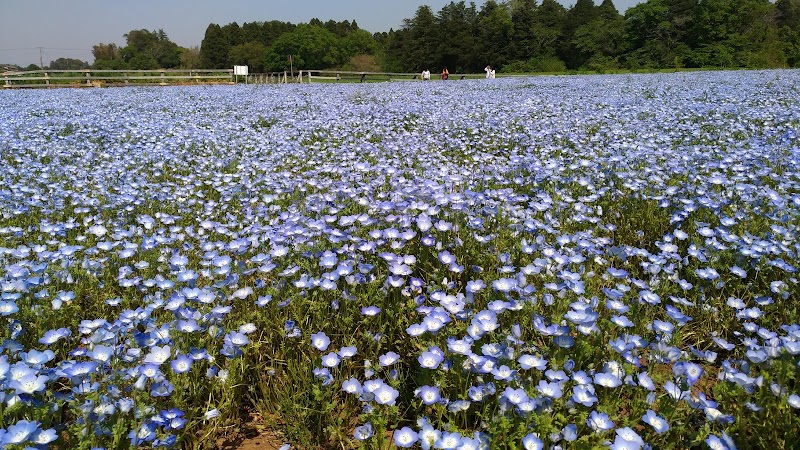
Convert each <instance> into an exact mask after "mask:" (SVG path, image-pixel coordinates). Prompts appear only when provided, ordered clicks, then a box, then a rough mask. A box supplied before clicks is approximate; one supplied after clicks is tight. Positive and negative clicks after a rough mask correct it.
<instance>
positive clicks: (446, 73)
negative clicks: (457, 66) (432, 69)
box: [442, 67, 450, 80]
mask: <svg viewBox="0 0 800 450" xmlns="http://www.w3.org/2000/svg"><path fill="white" fill-rule="evenodd" d="M448 78H450V72H448V71H447V67H445V68H444V69H442V80H446V79H448Z"/></svg>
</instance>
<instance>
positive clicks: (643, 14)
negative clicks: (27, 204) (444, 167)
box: [92, 0, 800, 73]
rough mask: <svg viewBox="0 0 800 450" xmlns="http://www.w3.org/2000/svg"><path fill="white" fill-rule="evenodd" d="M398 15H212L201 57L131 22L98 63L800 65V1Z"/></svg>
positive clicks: (703, 0) (512, 67)
mask: <svg viewBox="0 0 800 450" xmlns="http://www.w3.org/2000/svg"><path fill="white" fill-rule="evenodd" d="M402 23H403V26H402V27H401V28H400V29H398V30H389V31H388V32H380V33H375V34H370V33H369V32H368V31H366V30H362V29H360V28H359V27H358V24H357V23H356V22H355V21H347V20H344V21H341V22H337V21H335V20H328V21H325V22H323V21H322V20H320V19H318V18H314V19H311V20H310V21H309V23H307V24H300V25H295V24H292V23H289V22H280V21H269V22H245V23H244V24H242V25H241V26H240V25H239V24H238V23H236V22H232V23H229V24H227V25H224V26H220V25H217V24H214V23H212V24H209V25H208V28H207V29H206V32H205V35H204V38H203V41H202V44H201V47H200V51H199V55H198V54H197V53H192V52H188V53H187V50H186V49H181V48H179V47H178V46H177V45H175V44H174V43H171V42H169V40H168V39H167V38H166V34H165V33H164V32H163V31H162V30H159V31H157V32H150V31H147V30H134V31H131V32H130V33H128V34H126V35H125V37H126V39H127V41H128V42H127V45H126V47H124V48H122V49H119V48H117V47H116V45H114V44H98V45H96V46H94V48H93V50H92V52H93V54H94V56H95V62H94V64H93V66H94V67H95V68H115V69H118V68H126V67H130V68H147V69H150V68H169V67H178V66H180V67H187V68H197V67H203V68H209V69H211V68H229V67H231V66H232V65H234V64H246V65H248V66H250V67H251V72H260V71H265V70H277V71H281V70H288V69H289V68H290V62H289V55H292V57H293V62H294V64H293V66H294V67H297V68H299V69H330V68H341V69H344V68H348V69H352V68H354V67H369V68H370V70H384V71H389V72H419V71H421V70H423V69H428V70H431V71H432V72H434V73H436V72H438V71H440V70H441V68H442V67H447V68H448V69H449V70H450V72H453V73H456V72H461V73H465V72H466V73H481V72H482V71H483V68H484V67H485V66H486V65H487V64H488V65H492V66H493V67H495V68H497V69H499V70H501V71H503V72H507V73H508V72H520V71H524V72H554V71H564V70H566V69H569V70H591V71H601V72H602V71H606V70H610V69H620V68H624V69H632V70H639V69H662V68H702V67H711V68H713V67H725V68H740V67H741V68H744V67H746V68H771V67H798V66H799V65H800V31H798V29H800V0H777V1H776V2H775V3H772V2H770V0H647V1H645V2H642V3H639V4H637V5H636V6H633V7H631V8H629V9H628V10H627V11H625V15H624V16H623V15H621V14H620V13H619V11H618V10H617V9H616V7H615V6H614V3H613V1H612V0H602V2H600V4H599V5H595V2H594V1H593V0H577V1H576V2H575V3H574V5H573V6H572V7H570V8H569V9H566V8H565V7H564V6H562V4H561V3H559V2H558V1H557V0H541V1H536V0H506V1H500V0H489V1H487V2H485V3H483V5H482V6H481V7H480V8H478V7H476V5H475V4H474V3H467V2H465V1H458V2H456V1H451V2H450V3H447V4H446V5H444V6H443V7H442V8H441V9H440V10H439V11H434V10H433V9H431V7H430V6H427V5H422V6H420V7H419V8H417V10H416V12H415V13H414V15H413V17H410V18H406V19H404V20H403V21H402ZM140 54H143V55H140ZM360 55H368V56H371V58H365V57H361V58H360V59H358V57H360ZM354 58H356V59H354ZM154 60H155V62H154ZM376 64H377V65H378V66H376ZM562 64H563V66H564V67H563V68H562V67H561V65H562Z"/></svg>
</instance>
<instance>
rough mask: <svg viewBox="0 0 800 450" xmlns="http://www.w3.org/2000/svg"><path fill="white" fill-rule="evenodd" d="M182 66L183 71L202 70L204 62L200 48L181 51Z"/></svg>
mask: <svg viewBox="0 0 800 450" xmlns="http://www.w3.org/2000/svg"><path fill="white" fill-rule="evenodd" d="M180 59H181V65H180V67H181V68H182V69H200V68H202V60H201V58H200V47H197V46H195V47H189V48H182V49H181V58H180Z"/></svg>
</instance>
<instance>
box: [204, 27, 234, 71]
mask: <svg viewBox="0 0 800 450" xmlns="http://www.w3.org/2000/svg"><path fill="white" fill-rule="evenodd" d="M229 47H230V46H229V45H228V42H227V40H226V39H225V33H223V31H222V27H220V26H219V25H217V24H215V23H212V24H210V25H209V26H208V28H206V34H205V37H203V42H202V43H201V44H200V62H201V63H202V64H203V67H206V68H209V69H220V68H223V67H228V49H229Z"/></svg>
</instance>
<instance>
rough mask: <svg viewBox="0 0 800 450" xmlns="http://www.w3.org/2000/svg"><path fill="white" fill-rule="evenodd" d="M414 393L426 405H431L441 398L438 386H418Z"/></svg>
mask: <svg viewBox="0 0 800 450" xmlns="http://www.w3.org/2000/svg"><path fill="white" fill-rule="evenodd" d="M414 395H416V396H417V397H419V398H420V399H421V400H422V403H424V404H426V405H432V404H434V403H437V402H439V400H441V399H442V396H441V393H440V391H439V388H438V387H436V386H420V387H418V388H417V389H415V390H414Z"/></svg>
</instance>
